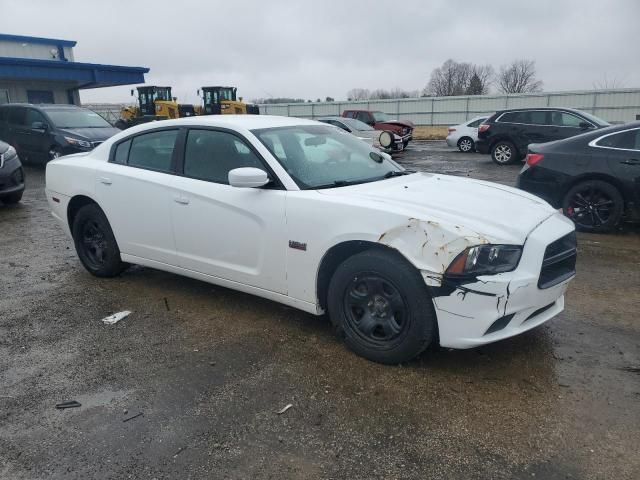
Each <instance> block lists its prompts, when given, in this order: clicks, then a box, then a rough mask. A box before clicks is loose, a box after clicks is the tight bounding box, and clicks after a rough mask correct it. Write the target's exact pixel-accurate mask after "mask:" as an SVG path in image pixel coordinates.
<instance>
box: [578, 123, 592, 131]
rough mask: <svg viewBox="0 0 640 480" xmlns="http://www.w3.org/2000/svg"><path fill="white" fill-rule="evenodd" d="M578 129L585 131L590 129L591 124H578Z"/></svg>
mask: <svg viewBox="0 0 640 480" xmlns="http://www.w3.org/2000/svg"><path fill="white" fill-rule="evenodd" d="M580 128H581V129H583V130H587V129H589V128H591V124H590V123H587V122H580Z"/></svg>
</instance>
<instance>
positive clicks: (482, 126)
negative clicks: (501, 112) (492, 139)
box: [478, 123, 491, 133]
mask: <svg viewBox="0 0 640 480" xmlns="http://www.w3.org/2000/svg"><path fill="white" fill-rule="evenodd" d="M490 126H491V125H489V124H488V123H481V124H480V125H479V126H478V133H480V132H486V131H487V130H489V127H490Z"/></svg>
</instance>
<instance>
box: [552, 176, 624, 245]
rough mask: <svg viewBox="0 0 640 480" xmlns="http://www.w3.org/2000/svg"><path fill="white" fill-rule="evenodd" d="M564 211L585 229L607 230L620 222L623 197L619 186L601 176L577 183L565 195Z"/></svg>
mask: <svg viewBox="0 0 640 480" xmlns="http://www.w3.org/2000/svg"><path fill="white" fill-rule="evenodd" d="M562 211H563V212H564V214H565V215H566V216H567V217H569V218H570V219H571V220H573V223H575V224H576V228H577V229H578V230H581V231H583V232H594V233H605V232H610V231H611V230H613V229H614V228H615V227H617V226H618V224H619V223H620V220H621V218H622V214H623V212H624V199H623V198H622V195H621V194H620V192H619V191H618V189H617V188H616V187H614V186H613V185H611V184H610V183H607V182H603V181H601V180H588V181H585V182H581V183H578V184H577V185H575V186H574V187H573V188H571V189H570V190H569V191H568V192H567V194H566V195H565V196H564V200H563V202H562Z"/></svg>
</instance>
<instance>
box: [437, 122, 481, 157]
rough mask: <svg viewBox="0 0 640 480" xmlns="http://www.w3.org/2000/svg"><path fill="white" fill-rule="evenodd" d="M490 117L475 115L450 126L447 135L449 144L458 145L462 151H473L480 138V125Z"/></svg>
mask: <svg viewBox="0 0 640 480" xmlns="http://www.w3.org/2000/svg"><path fill="white" fill-rule="evenodd" d="M487 118H488V117H487V116H486V115H485V116H483V117H475V118H472V119H471V120H467V121H466V122H464V123H461V124H459V125H454V126H453V127H449V135H447V145H449V146H450V147H458V149H459V150H460V151H461V152H472V151H474V150H475V149H476V141H477V140H478V126H479V125H480V124H481V123H482V122H484V121H485V120H486V119H487Z"/></svg>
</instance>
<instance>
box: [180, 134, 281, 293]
mask: <svg viewBox="0 0 640 480" xmlns="http://www.w3.org/2000/svg"><path fill="white" fill-rule="evenodd" d="M239 167H257V168H262V169H263V170H265V167H264V164H263V162H262V160H261V159H260V158H259V157H258V156H257V154H256V153H254V151H253V150H252V149H251V148H249V147H248V146H247V144H246V143H244V141H243V140H242V139H240V138H239V137H236V136H235V135H233V134H231V133H228V132H223V131H216V130H206V129H192V130H190V131H189V132H188V135H187V138H186V141H185V150H184V175H183V176H176V177H175V183H174V184H173V188H172V191H173V194H172V195H173V198H172V201H171V214H172V219H173V227H174V233H175V240H176V251H177V255H178V262H179V265H180V266H181V267H183V268H187V269H189V270H194V271H197V272H200V273H204V274H207V275H213V276H215V277H219V278H223V279H226V280H231V281H235V282H239V283H242V284H246V285H251V286H254V287H259V288H263V289H266V290H270V291H273V292H278V293H286V263H285V261H286V258H285V255H286V249H287V245H288V243H287V238H286V232H285V226H286V222H285V201H286V194H287V192H286V191H285V190H279V189H275V188H270V187H269V186H266V187H263V188H236V187H231V186H229V185H228V172H229V171H230V170H232V169H234V168H239Z"/></svg>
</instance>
